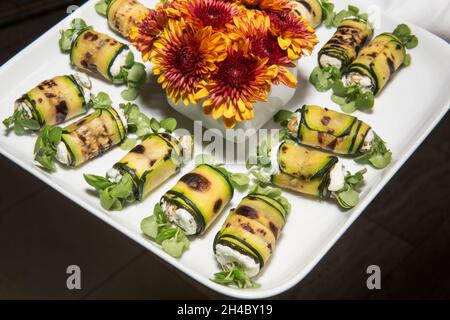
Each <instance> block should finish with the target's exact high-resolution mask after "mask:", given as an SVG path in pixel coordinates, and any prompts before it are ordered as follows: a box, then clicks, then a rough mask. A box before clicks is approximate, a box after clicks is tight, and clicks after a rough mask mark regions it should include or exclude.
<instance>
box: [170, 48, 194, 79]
mask: <svg viewBox="0 0 450 320" xmlns="http://www.w3.org/2000/svg"><path fill="white" fill-rule="evenodd" d="M199 61H200V57H199V55H198V53H197V52H195V51H194V50H193V49H192V47H191V46H188V45H185V46H183V47H181V48H180V49H179V50H178V51H177V52H175V54H174V65H175V66H176V68H177V69H178V70H180V71H181V72H182V73H184V74H186V73H190V72H195V67H196V66H197V64H198V62H199Z"/></svg>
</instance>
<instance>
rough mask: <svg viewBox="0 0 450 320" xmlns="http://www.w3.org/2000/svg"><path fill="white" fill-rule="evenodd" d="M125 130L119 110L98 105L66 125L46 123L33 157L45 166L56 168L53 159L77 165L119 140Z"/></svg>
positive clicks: (121, 139)
mask: <svg viewBox="0 0 450 320" xmlns="http://www.w3.org/2000/svg"><path fill="white" fill-rule="evenodd" d="M126 133H127V121H126V118H125V116H124V115H123V113H122V112H121V111H118V110H116V109H114V108H112V107H108V108H104V109H98V110H96V111H95V112H93V113H91V114H89V115H87V116H85V117H83V118H81V119H80V120H78V121H76V122H75V123H73V124H71V125H69V126H67V127H65V128H60V127H54V128H51V129H50V127H49V126H45V127H44V129H43V130H42V132H41V133H40V134H39V137H38V139H37V141H36V146H35V150H34V154H35V160H36V161H37V162H39V163H40V164H41V165H42V166H43V167H44V168H46V169H48V170H54V169H55V164H54V162H55V160H56V161H58V162H59V163H61V164H64V165H67V166H69V167H77V166H79V165H81V164H83V163H85V162H87V161H88V160H90V159H92V158H95V157H97V156H98V155H100V154H102V153H105V152H106V151H108V150H109V149H111V148H112V147H114V146H115V145H118V144H120V143H121V142H122V141H123V140H124V139H125V136H126Z"/></svg>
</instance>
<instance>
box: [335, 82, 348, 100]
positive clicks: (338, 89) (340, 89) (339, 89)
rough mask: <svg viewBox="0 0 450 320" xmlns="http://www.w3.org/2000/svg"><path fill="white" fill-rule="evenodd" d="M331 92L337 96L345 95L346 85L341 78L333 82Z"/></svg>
mask: <svg viewBox="0 0 450 320" xmlns="http://www.w3.org/2000/svg"><path fill="white" fill-rule="evenodd" d="M332 89H333V94H334V95H336V96H339V97H345V96H346V95H347V92H348V87H346V86H345V85H344V83H343V82H342V80H337V81H335V82H334V83H333V86H332Z"/></svg>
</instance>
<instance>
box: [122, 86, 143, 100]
mask: <svg viewBox="0 0 450 320" xmlns="http://www.w3.org/2000/svg"><path fill="white" fill-rule="evenodd" d="M120 95H121V97H122V98H123V99H124V100H126V101H133V100H135V99H136V98H137V96H138V95H139V90H138V89H136V88H133V87H130V88H128V89H125V90H123V91H122V92H121V93H120Z"/></svg>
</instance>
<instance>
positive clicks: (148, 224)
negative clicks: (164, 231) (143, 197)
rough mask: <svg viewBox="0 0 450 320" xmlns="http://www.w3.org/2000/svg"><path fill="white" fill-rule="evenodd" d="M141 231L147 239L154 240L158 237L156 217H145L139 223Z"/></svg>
mask: <svg viewBox="0 0 450 320" xmlns="http://www.w3.org/2000/svg"><path fill="white" fill-rule="evenodd" d="M141 230H142V232H143V233H144V234H145V235H147V236H148V237H150V238H152V239H155V238H156V236H157V235H158V230H159V224H158V221H157V218H156V215H152V216H150V217H147V218H145V219H143V220H142V221H141Z"/></svg>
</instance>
